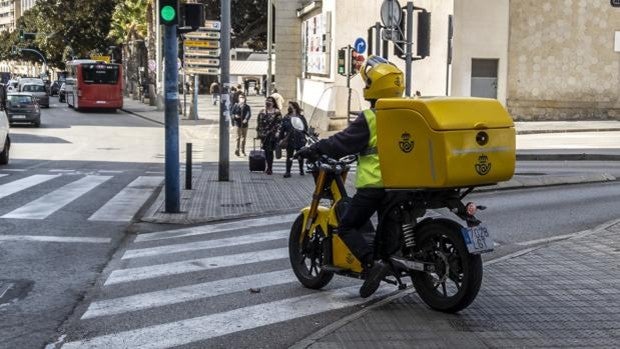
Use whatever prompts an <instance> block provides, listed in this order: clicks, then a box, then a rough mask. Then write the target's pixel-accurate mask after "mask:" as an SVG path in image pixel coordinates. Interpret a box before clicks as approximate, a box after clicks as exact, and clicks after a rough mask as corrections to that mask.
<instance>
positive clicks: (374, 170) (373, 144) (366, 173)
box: [355, 110, 383, 188]
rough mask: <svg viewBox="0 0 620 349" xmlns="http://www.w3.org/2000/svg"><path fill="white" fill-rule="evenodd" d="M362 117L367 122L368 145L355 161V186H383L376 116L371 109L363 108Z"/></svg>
mask: <svg viewBox="0 0 620 349" xmlns="http://www.w3.org/2000/svg"><path fill="white" fill-rule="evenodd" d="M364 118H365V119H366V124H368V131H369V132H370V137H368V146H367V147H366V150H364V151H363V152H362V153H360V156H359V159H358V162H357V180H356V182H355V187H357V188H383V177H382V176H381V166H380V164H379V154H378V153H377V116H376V115H375V112H374V111H372V110H364Z"/></svg>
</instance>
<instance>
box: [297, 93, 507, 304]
mask: <svg viewBox="0 0 620 349" xmlns="http://www.w3.org/2000/svg"><path fill="white" fill-rule="evenodd" d="M379 103H381V100H380V102H379ZM399 103H400V102H399ZM411 103H417V102H411ZM426 104H429V105H430V104H431V103H426ZM487 104H488V103H486V102H485V103H483V104H481V105H482V107H480V106H476V105H474V106H471V108H473V109H476V108H478V109H480V110H483V111H484V110H485V109H484V108H487V109H488V108H491V107H489V105H487ZM468 105H469V104H467V103H466V104H463V106H459V110H460V111H464V113H466V112H467V107H468ZM379 107H381V105H379ZM493 108H494V107H493ZM493 108H491V109H493ZM379 109H380V108H379ZM493 110H495V109H493ZM497 110H500V109H497ZM497 110H495V111H497ZM474 111H475V110H474ZM403 114H404V112H403V111H402V110H401V111H399V114H398V115H403ZM474 114H475V115H477V117H480V115H481V114H480V113H478V114H476V113H474ZM394 124H398V125H402V124H403V123H402V122H400V123H394ZM293 125H294V127H296V128H298V129H300V128H302V127H303V125H300V121H299V122H297V120H293ZM511 125H512V120H510V124H508V126H511ZM398 127H401V126H398ZM485 127H486V128H485V129H484V130H481V129H477V130H474V131H472V136H471V137H472V138H473V140H472V142H478V144H479V145H478V148H480V149H499V148H501V147H500V146H499V145H497V144H494V143H493V142H505V143H506V144H508V146H507V147H506V148H510V145H511V144H512V149H508V150H507V155H506V154H504V155H505V156H506V158H507V159H508V160H506V161H504V162H505V163H506V164H507V165H505V167H506V168H507V169H506V170H505V172H506V173H505V174H500V175H499V176H498V177H496V178H494V180H495V179H498V178H499V179H502V178H500V177H502V176H503V177H505V178H509V177H511V176H512V173H514V160H512V162H513V163H512V168H509V167H510V159H511V156H512V159H514V128H512V129H511V127H505V129H499V128H498V130H493V129H491V128H488V126H485ZM419 128H420V127H417V129H418V130H419ZM500 131H501V132H500ZM498 134H499V136H498ZM459 137H460V138H463V139H466V138H467V137H469V136H464V137H461V136H459ZM484 137H486V139H483V138H484ZM511 137H512V139H511ZM309 138H310V139H312V140H313V141H317V139H316V137H313V136H309ZM455 139H456V138H455ZM511 142H512V143H511ZM396 143H398V142H396ZM463 143H464V141H463V140H462V139H459V140H458V146H459V147H461V146H463ZM482 143H484V145H482V146H481V145H480V144H482ZM487 143H490V144H491V146H492V148H486V146H487ZM412 147H413V145H412ZM384 149H385V148H384ZM380 151H381V149H380ZM510 151H512V152H513V153H512V154H510V153H509V152H510ZM463 154H466V155H464V156H469V155H468V154H469V153H466V152H463ZM489 154H490V153H489ZM504 155H502V154H500V151H499V150H498V151H496V154H492V155H491V154H490V155H488V156H487V155H485V154H482V155H476V156H477V157H476V159H478V158H480V159H482V160H484V161H486V163H483V165H484V164H487V166H488V167H489V168H490V167H491V161H490V160H489V158H491V157H492V160H493V165H494V166H496V164H498V163H499V160H502V159H501V156H504ZM472 156H473V155H472ZM462 157H463V156H461V158H462ZM459 159H460V158H459ZM461 160H462V159H460V160H459V161H461ZM482 160H480V161H482ZM496 160H497V161H496ZM355 161H356V157H355V156H347V157H345V158H342V159H331V158H329V157H327V156H322V157H320V158H319V159H318V160H316V161H314V162H311V163H309V164H308V166H309V172H311V173H312V174H313V176H314V179H315V184H316V187H315V190H314V193H313V195H312V202H311V204H310V206H309V207H306V208H304V209H303V210H302V211H301V213H300V215H299V216H298V217H297V219H296V220H295V222H294V224H293V226H292V228H291V231H290V237H289V255H290V262H291V266H292V268H293V271H294V273H295V275H296V276H297V279H298V280H299V282H300V283H301V284H302V285H304V286H305V287H308V288H311V289H320V288H322V287H324V286H326V285H327V284H328V283H329V282H330V281H331V280H332V278H333V276H334V275H335V274H336V275H342V276H347V277H352V278H357V279H363V278H364V277H365V276H364V274H363V272H362V265H361V263H360V261H359V260H358V259H357V258H356V257H355V256H354V255H353V254H352V253H351V251H350V250H349V249H348V248H347V246H346V245H345V244H344V242H343V240H342V239H341V238H340V236H339V235H338V226H339V221H340V219H341V217H342V215H343V212H344V211H345V210H346V209H347V205H348V204H349V202H350V198H349V196H348V194H347V190H346V188H345V182H346V178H347V174H348V172H349V169H350V166H351V164H352V163H353V162H355ZM463 161H464V160H463ZM475 166H478V169H479V170H480V168H479V167H480V163H478V164H472V167H475ZM472 171H473V170H472ZM487 178H489V177H487ZM487 180H488V179H487ZM481 181H482V180H481ZM473 189H474V186H469V187H464V188H459V187H448V188H424V189H398V190H389V189H388V190H387V193H388V194H387V196H386V199H385V202H384V203H383V204H382V207H383V209H382V210H381V212H379V219H378V225H377V227H376V229H375V228H374V227H373V226H372V224H371V223H370V222H368V223H367V224H366V226H365V228H364V229H362V230H363V231H362V233H363V234H364V237H365V238H366V240H367V241H368V242H369V243H370V245H371V246H372V247H373V250H374V256H375V259H376V260H382V261H384V262H385V263H386V264H388V265H389V266H390V269H391V273H390V275H388V276H387V277H386V278H384V279H383V280H382V281H385V282H387V283H390V284H393V285H396V286H398V288H399V289H405V288H406V287H407V286H406V284H405V282H403V278H406V277H410V278H411V280H412V283H413V286H414V287H415V289H416V291H417V293H418V295H419V296H420V298H421V299H422V300H423V301H424V302H425V303H426V304H427V305H429V306H430V307H431V308H433V309H435V310H439V311H443V312H448V313H454V312H458V311H460V310H462V309H464V308H466V307H467V306H468V305H470V304H471V303H472V302H473V301H474V299H475V298H476V295H477V294H478V291H479V289H480V285H481V282H482V259H481V257H480V254H481V253H485V252H489V251H491V250H492V249H493V245H494V244H493V241H492V238H491V236H490V234H489V231H488V230H487V228H486V227H485V226H484V225H482V224H481V222H480V221H479V220H478V219H477V218H476V217H475V214H476V213H477V211H478V210H483V209H485V207H484V206H477V205H476V204H474V203H472V202H469V203H464V202H463V199H464V198H465V197H466V196H467V195H468V194H470V193H471V192H472V190H473ZM321 203H325V205H321ZM436 209H448V210H449V211H450V212H451V213H452V214H454V215H455V216H456V217H458V218H459V219H460V220H461V221H462V222H463V223H464V224H461V223H459V222H457V221H456V220H453V219H448V218H444V217H442V216H439V217H438V216H434V217H429V216H428V215H427V213H428V212H429V210H436Z"/></svg>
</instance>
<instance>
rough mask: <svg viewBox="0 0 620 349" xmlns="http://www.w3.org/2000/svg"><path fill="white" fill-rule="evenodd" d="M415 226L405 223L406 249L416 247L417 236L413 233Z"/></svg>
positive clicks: (403, 227) (403, 226) (403, 225)
mask: <svg viewBox="0 0 620 349" xmlns="http://www.w3.org/2000/svg"><path fill="white" fill-rule="evenodd" d="M413 227H414V225H413V224H412V223H403V224H402V229H403V238H404V239H405V247H407V248H412V247H414V246H415V234H414V233H413Z"/></svg>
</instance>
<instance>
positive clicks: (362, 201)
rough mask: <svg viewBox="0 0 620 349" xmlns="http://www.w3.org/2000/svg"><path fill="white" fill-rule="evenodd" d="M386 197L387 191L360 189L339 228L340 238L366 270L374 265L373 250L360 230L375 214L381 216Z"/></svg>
mask: <svg viewBox="0 0 620 349" xmlns="http://www.w3.org/2000/svg"><path fill="white" fill-rule="evenodd" d="M384 197H385V189H377V188H362V189H358V190H357V193H355V195H354V196H353V198H352V199H351V203H350V205H349V207H348V208H347V210H346V211H345V213H344V215H343V217H342V219H341V220H340V225H339V227H338V234H339V235H340V238H342V240H343V241H344V243H345V244H346V245H347V247H348V248H349V250H351V252H352V253H353V255H354V256H355V257H356V258H357V259H358V260H359V261H360V262H362V266H364V267H365V268H366V267H368V266H370V265H372V263H373V250H372V248H371V247H370V246H369V245H368V243H366V240H364V237H363V236H362V234H361V232H360V231H359V229H361V228H362V227H363V226H364V225H365V224H366V223H367V222H368V220H370V217H372V215H373V214H374V213H375V212H377V211H379V214H381V212H380V210H381V205H382V203H383V199H384Z"/></svg>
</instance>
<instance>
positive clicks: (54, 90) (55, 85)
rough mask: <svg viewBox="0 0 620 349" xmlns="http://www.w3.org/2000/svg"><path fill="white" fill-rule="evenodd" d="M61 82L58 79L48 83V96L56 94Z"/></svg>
mask: <svg viewBox="0 0 620 349" xmlns="http://www.w3.org/2000/svg"><path fill="white" fill-rule="evenodd" d="M61 84H62V83H61V82H60V81H58V80H56V81H54V82H52V84H51V85H50V96H58V91H59V90H60V85H61Z"/></svg>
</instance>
